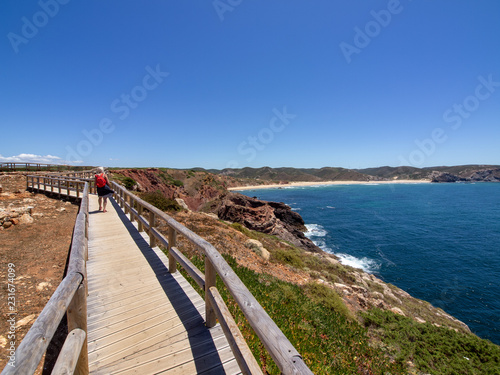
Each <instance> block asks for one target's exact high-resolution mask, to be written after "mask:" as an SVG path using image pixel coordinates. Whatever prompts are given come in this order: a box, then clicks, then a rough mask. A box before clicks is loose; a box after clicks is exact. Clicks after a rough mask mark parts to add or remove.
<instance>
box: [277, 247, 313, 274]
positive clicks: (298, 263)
mask: <svg viewBox="0 0 500 375" xmlns="http://www.w3.org/2000/svg"><path fill="white" fill-rule="evenodd" d="M273 258H274V259H275V260H277V261H279V262H283V263H286V264H289V265H290V266H292V267H295V268H298V269H302V268H304V267H305V263H304V261H303V260H302V258H301V257H300V251H298V250H297V249H295V248H288V249H286V250H285V249H277V250H276V251H275V252H274V253H273Z"/></svg>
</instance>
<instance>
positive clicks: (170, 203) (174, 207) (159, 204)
mask: <svg viewBox="0 0 500 375" xmlns="http://www.w3.org/2000/svg"><path fill="white" fill-rule="evenodd" d="M140 197H141V198H142V199H144V200H145V201H146V202H148V203H149V204H152V205H153V206H155V207H156V208H158V209H159V210H162V211H181V210H182V207H181V206H180V205H179V204H178V203H177V202H176V201H174V200H172V199H167V198H166V197H165V195H163V194H162V192H161V191H159V190H157V191H155V192H153V193H142V194H140Z"/></svg>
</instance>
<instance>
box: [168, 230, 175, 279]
mask: <svg viewBox="0 0 500 375" xmlns="http://www.w3.org/2000/svg"><path fill="white" fill-rule="evenodd" d="M176 245H177V232H176V231H175V229H174V228H172V227H168V250H169V252H168V272H170V273H175V272H176V271H177V261H176V260H175V258H174V256H173V255H172V254H171V253H170V249H171V248H173V247H174V246H176Z"/></svg>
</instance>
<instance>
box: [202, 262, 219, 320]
mask: <svg viewBox="0 0 500 375" xmlns="http://www.w3.org/2000/svg"><path fill="white" fill-rule="evenodd" d="M216 281H217V272H216V271H215V268H214V266H213V264H212V262H211V261H210V259H209V258H208V257H207V256H205V320H206V322H205V324H206V326H207V327H208V328H212V327H214V326H215V324H217V316H216V315H215V310H214V308H213V306H212V299H211V295H210V291H209V289H210V288H211V287H215V286H216V285H215V284H216Z"/></svg>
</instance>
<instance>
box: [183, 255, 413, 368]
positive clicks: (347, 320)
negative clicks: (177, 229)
mask: <svg viewBox="0 0 500 375" xmlns="http://www.w3.org/2000/svg"><path fill="white" fill-rule="evenodd" d="M224 258H225V259H226V261H227V262H228V263H229V265H230V266H231V267H232V268H233V270H234V271H235V272H236V274H237V275H238V277H239V278H240V279H241V280H242V281H243V283H244V284H245V285H246V286H247V288H248V289H249V290H250V292H251V293H252V294H253V295H254V296H255V298H256V299H257V300H258V301H259V303H260V304H261V305H262V307H263V308H264V309H265V310H266V312H267V313H268V314H269V316H270V317H271V318H272V319H273V320H274V322H275V323H276V324H277V325H278V327H279V328H280V329H281V330H282V332H283V333H284V334H285V336H286V337H287V338H288V339H289V340H290V342H291V343H292V344H293V345H294V347H295V348H296V349H297V350H298V351H299V353H300V354H301V355H302V356H303V359H304V361H305V363H306V364H307V365H308V366H309V368H310V369H311V370H312V371H313V372H314V373H315V374H318V375H319V374H325V375H326V374H386V373H391V374H400V373H404V369H405V365H404V364H400V363H394V362H392V361H391V360H390V358H388V357H387V356H386V355H385V354H384V352H383V351H382V350H381V349H379V348H375V347H372V346H371V345H370V343H369V337H368V335H367V330H366V329H365V328H364V327H363V326H362V325H360V324H359V323H357V321H355V320H353V319H352V315H351V314H350V313H349V312H348V310H347V308H346V307H345V305H344V304H343V302H342V300H341V299H340V298H339V297H338V296H335V295H334V293H335V292H334V291H333V290H329V291H327V290H326V289H327V288H325V287H321V286H319V285H312V284H309V285H307V286H305V287H301V286H298V285H295V284H292V283H288V282H284V281H282V280H279V279H277V278H275V277H272V276H270V275H266V274H259V273H256V272H254V271H252V270H250V269H248V268H246V267H241V266H238V264H237V262H236V260H235V259H234V258H233V257H231V256H229V255H225V256H224ZM192 261H193V263H195V265H196V266H197V267H198V268H199V269H200V270H203V268H204V265H203V261H202V260H201V258H199V257H198V256H195V257H194V258H193V259H192ZM217 282H218V285H217V287H218V289H219V291H220V292H221V294H222V296H223V298H224V300H225V301H226V304H227V305H228V308H229V310H230V311H231V314H232V315H233V317H234V318H235V320H236V322H237V324H238V326H239V328H240V330H241V332H242V333H243V336H244V337H245V339H246V341H247V343H248V345H249V347H250V349H251V350H252V352H253V353H254V356H255V358H256V359H257V361H258V362H259V364H260V365H261V367H262V369H263V370H264V373H268V374H279V373H280V371H279V369H278V368H277V366H276V365H275V364H274V362H273V360H272V359H271V357H270V356H269V354H268V353H267V351H266V349H265V348H264V347H263V345H262V344H261V342H260V340H259V339H258V337H257V336H256V335H255V333H254V331H253V330H252V328H251V327H250V325H249V324H248V322H247V320H246V318H245V317H244V315H243V313H242V312H241V311H240V309H239V307H238V305H237V304H236V302H235V301H234V299H233V298H232V297H231V295H230V294H229V292H228V291H227V289H226V288H225V286H224V285H223V284H222V282H221V281H220V279H218V281H217ZM193 285H194V284H193ZM198 290H199V289H198ZM199 291H200V293H201V290H199ZM316 292H318V293H316ZM311 297H313V298H311ZM328 297H333V300H331V299H330V298H328Z"/></svg>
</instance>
